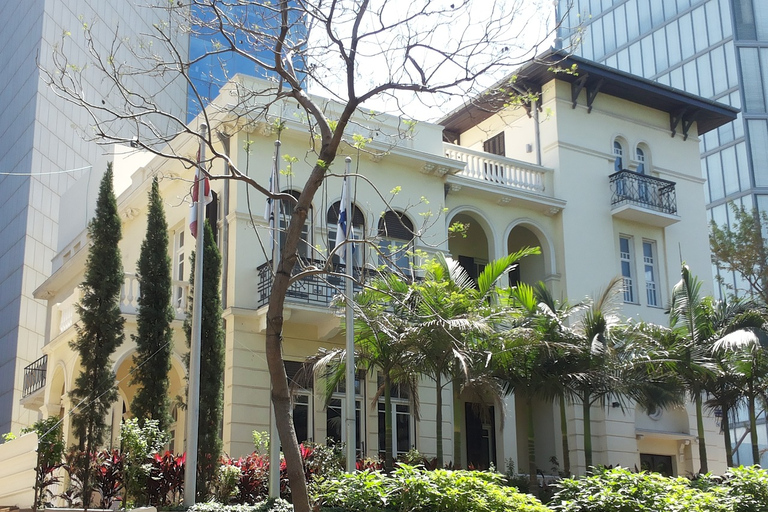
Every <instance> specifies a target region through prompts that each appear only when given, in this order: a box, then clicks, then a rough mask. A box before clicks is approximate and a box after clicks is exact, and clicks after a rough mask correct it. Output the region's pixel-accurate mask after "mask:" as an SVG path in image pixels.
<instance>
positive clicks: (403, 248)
mask: <svg viewBox="0 0 768 512" xmlns="http://www.w3.org/2000/svg"><path fill="white" fill-rule="evenodd" d="M412 241H413V223H412V222H411V220H410V219H409V218H408V217H406V216H405V215H403V214H402V213H398V212H393V211H392V210H389V211H387V212H386V213H384V215H383V216H382V217H381V218H380V219H379V265H380V266H384V267H389V268H392V269H395V268H397V269H400V270H401V271H403V272H406V273H407V272H410V269H411V256H412V254H411V250H412V249H413V244H412Z"/></svg>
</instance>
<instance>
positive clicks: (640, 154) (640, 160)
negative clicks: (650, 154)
mask: <svg viewBox="0 0 768 512" xmlns="http://www.w3.org/2000/svg"><path fill="white" fill-rule="evenodd" d="M635 156H636V159H637V172H638V173H639V174H645V151H644V150H643V148H641V147H639V146H638V148H637V149H636V150H635Z"/></svg>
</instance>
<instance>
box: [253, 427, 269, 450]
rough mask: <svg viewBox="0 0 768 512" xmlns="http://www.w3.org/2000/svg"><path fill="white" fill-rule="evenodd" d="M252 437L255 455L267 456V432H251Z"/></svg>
mask: <svg viewBox="0 0 768 512" xmlns="http://www.w3.org/2000/svg"><path fill="white" fill-rule="evenodd" d="M251 435H252V436H253V447H254V450H255V452H256V453H258V454H259V455H269V432H267V431H266V430H264V431H261V432H260V431H258V430H254V431H253V432H251Z"/></svg>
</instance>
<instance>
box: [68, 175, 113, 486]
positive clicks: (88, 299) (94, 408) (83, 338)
mask: <svg viewBox="0 0 768 512" xmlns="http://www.w3.org/2000/svg"><path fill="white" fill-rule="evenodd" d="M121 230H122V226H121V222H120V216H119V215H118V212H117V199H116V198H115V192H114V189H113V187H112V165H111V164H109V165H108V166H107V171H106V172H105V173H104V177H103V178H102V180H101V185H100V187H99V197H98V199H97V201H96V213H95V216H94V218H93V220H91V222H90V224H89V225H88V237H89V239H90V250H89V252H88V260H87V262H86V270H85V280H84V281H83V283H82V285H81V288H82V299H80V302H79V303H78V305H77V313H78V315H79V316H80V322H79V323H78V324H77V338H76V339H75V340H74V341H72V342H71V347H72V349H73V350H74V351H75V352H76V353H77V354H78V356H79V358H80V364H81V367H82V370H81V372H80V375H78V376H77V379H76V380H75V385H74V387H73V388H72V390H71V391H70V392H69V396H70V398H71V399H72V402H73V403H74V404H76V405H75V408H74V410H73V414H72V430H73V433H74V435H75V437H76V438H77V439H78V440H79V446H80V449H81V450H84V451H85V452H86V453H92V452H93V451H94V450H96V448H98V446H99V445H100V444H101V443H102V441H103V439H104V434H105V432H106V428H107V425H106V418H107V413H108V412H109V409H110V407H111V406H112V403H113V402H114V401H115V400H117V385H116V384H115V376H114V375H113V373H112V369H111V368H112V361H111V359H110V357H111V356H112V354H113V353H114V351H115V349H117V347H119V346H120V345H121V344H122V343H123V337H124V334H123V323H124V322H125V320H124V318H123V317H122V315H121V314H120V289H121V288H122V286H123V280H124V274H123V262H122V258H121V256H120V249H119V248H118V243H119V242H120V238H121ZM84 474H85V481H84V482H83V484H84V485H83V486H84V488H85V489H89V486H88V472H87V471H84Z"/></svg>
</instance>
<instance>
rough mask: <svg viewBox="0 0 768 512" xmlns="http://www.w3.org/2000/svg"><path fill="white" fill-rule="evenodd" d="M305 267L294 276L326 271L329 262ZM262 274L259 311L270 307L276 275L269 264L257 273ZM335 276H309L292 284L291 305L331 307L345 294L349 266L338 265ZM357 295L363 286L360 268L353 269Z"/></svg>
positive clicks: (308, 262)
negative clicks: (309, 268)
mask: <svg viewBox="0 0 768 512" xmlns="http://www.w3.org/2000/svg"><path fill="white" fill-rule="evenodd" d="M302 263H303V264H302V265H296V266H295V267H294V268H293V272H292V275H293V276H295V275H297V274H298V273H299V272H301V271H302V270H303V269H304V268H306V267H307V266H314V267H316V268H323V267H324V266H325V264H326V262H325V261H320V260H303V261H302ZM256 270H257V272H258V274H259V286H258V289H257V293H258V298H257V307H262V306H265V305H267V303H268V302H269V296H270V293H271V292H272V282H273V279H274V274H273V271H272V262H271V261H268V262H267V263H264V264H263V265H261V266H259V267H258V268H257V269H256ZM332 271H333V273H332V274H329V273H326V272H323V273H317V274H308V275H306V276H304V277H302V278H301V279H299V280H297V281H294V282H292V283H291V284H290V285H289V286H288V291H287V293H286V295H285V300H286V301H287V302H298V303H302V304H308V305H315V306H326V307H327V306H329V305H330V304H331V300H332V299H333V298H334V297H335V296H336V295H340V294H342V293H344V286H345V283H344V279H345V278H344V277H343V276H342V275H341V274H345V273H346V266H345V265H344V264H343V263H342V264H337V265H334V266H333V269H332ZM352 271H353V277H354V278H355V282H354V286H353V289H354V292H355V293H357V292H359V291H360V290H361V289H362V287H361V286H360V284H359V283H360V282H361V277H363V276H362V274H361V269H360V268H359V267H353V269H352Z"/></svg>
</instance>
